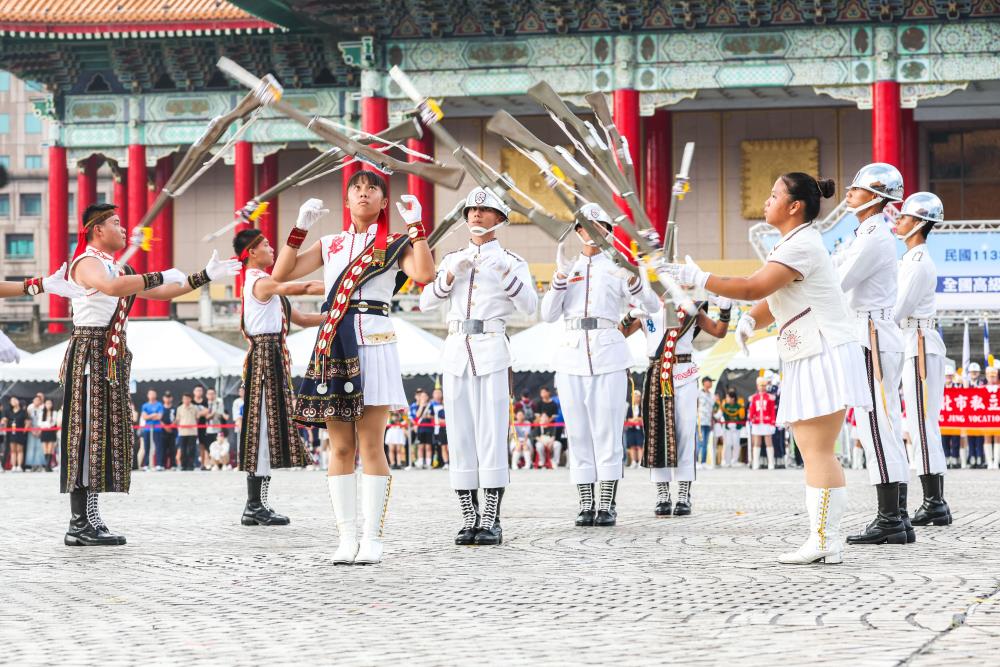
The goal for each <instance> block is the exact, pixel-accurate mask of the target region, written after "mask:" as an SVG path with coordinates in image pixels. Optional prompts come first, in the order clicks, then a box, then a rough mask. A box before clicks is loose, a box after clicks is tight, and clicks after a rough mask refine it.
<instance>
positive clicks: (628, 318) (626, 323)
mask: <svg viewBox="0 0 1000 667" xmlns="http://www.w3.org/2000/svg"><path fill="white" fill-rule="evenodd" d="M633 322H635V318H634V317H632V316H631V315H626V316H625V317H623V318H622V321H621V325H622V327H623V328H625V329H628V328H629V327H630V326H632V323H633Z"/></svg>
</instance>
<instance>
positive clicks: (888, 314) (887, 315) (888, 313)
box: [854, 308, 892, 322]
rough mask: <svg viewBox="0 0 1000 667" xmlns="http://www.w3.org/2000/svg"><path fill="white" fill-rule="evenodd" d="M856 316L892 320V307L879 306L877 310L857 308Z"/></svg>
mask: <svg viewBox="0 0 1000 667" xmlns="http://www.w3.org/2000/svg"><path fill="white" fill-rule="evenodd" d="M854 316H855V317H857V318H858V319H859V320H885V321H887V322H891V321H892V308H877V309H875V310H856V311H854Z"/></svg>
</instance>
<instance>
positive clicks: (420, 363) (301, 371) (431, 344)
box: [288, 315, 444, 377]
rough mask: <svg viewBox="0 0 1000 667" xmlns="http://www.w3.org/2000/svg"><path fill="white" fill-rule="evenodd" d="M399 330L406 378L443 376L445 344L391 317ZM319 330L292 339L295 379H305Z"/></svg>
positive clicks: (397, 333)
mask: <svg viewBox="0 0 1000 667" xmlns="http://www.w3.org/2000/svg"><path fill="white" fill-rule="evenodd" d="M389 319H390V320H392V326H393V328H394V329H395V330H396V344H397V346H398V348H399V363H400V368H401V370H402V372H403V375H404V376H407V375H436V374H438V373H440V372H441V350H442V349H443V348H444V341H443V340H441V339H440V338H438V337H437V336H435V335H434V334H430V333H427V332H426V331H424V330H423V329H421V328H420V327H418V326H416V325H415V324H412V323H410V322H407V321H406V320H404V319H402V318H400V317H393V316H392V315H390V316H389ZM318 331H319V327H310V328H308V329H303V330H302V331H299V332H298V333H294V334H292V335H290V336H289V337H288V354H289V356H290V357H291V358H292V375H294V376H296V377H301V376H303V375H305V372H306V366H307V365H308V364H309V358H310V356H311V355H312V351H313V346H314V345H315V344H316V333H317V332H318Z"/></svg>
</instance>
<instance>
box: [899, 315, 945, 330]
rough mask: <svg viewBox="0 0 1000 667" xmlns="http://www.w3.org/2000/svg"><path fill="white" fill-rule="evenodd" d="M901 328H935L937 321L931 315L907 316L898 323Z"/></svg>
mask: <svg viewBox="0 0 1000 667" xmlns="http://www.w3.org/2000/svg"><path fill="white" fill-rule="evenodd" d="M899 327H900V328H901V329H935V328H937V321H935V319H934V318H933V317H907V318H906V319H905V320H903V321H902V322H900V323H899Z"/></svg>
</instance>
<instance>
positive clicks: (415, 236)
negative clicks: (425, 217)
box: [406, 222, 427, 244]
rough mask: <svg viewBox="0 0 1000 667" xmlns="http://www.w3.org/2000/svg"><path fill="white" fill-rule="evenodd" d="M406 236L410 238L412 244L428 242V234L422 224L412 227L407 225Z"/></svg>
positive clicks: (416, 223)
mask: <svg viewBox="0 0 1000 667" xmlns="http://www.w3.org/2000/svg"><path fill="white" fill-rule="evenodd" d="M406 234H407V236H409V237H410V243H411V244H413V243H416V242H417V241H426V240H427V233H426V232H425V231H424V226H423V224H422V223H420V222H415V223H413V224H412V225H407V227H406Z"/></svg>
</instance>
